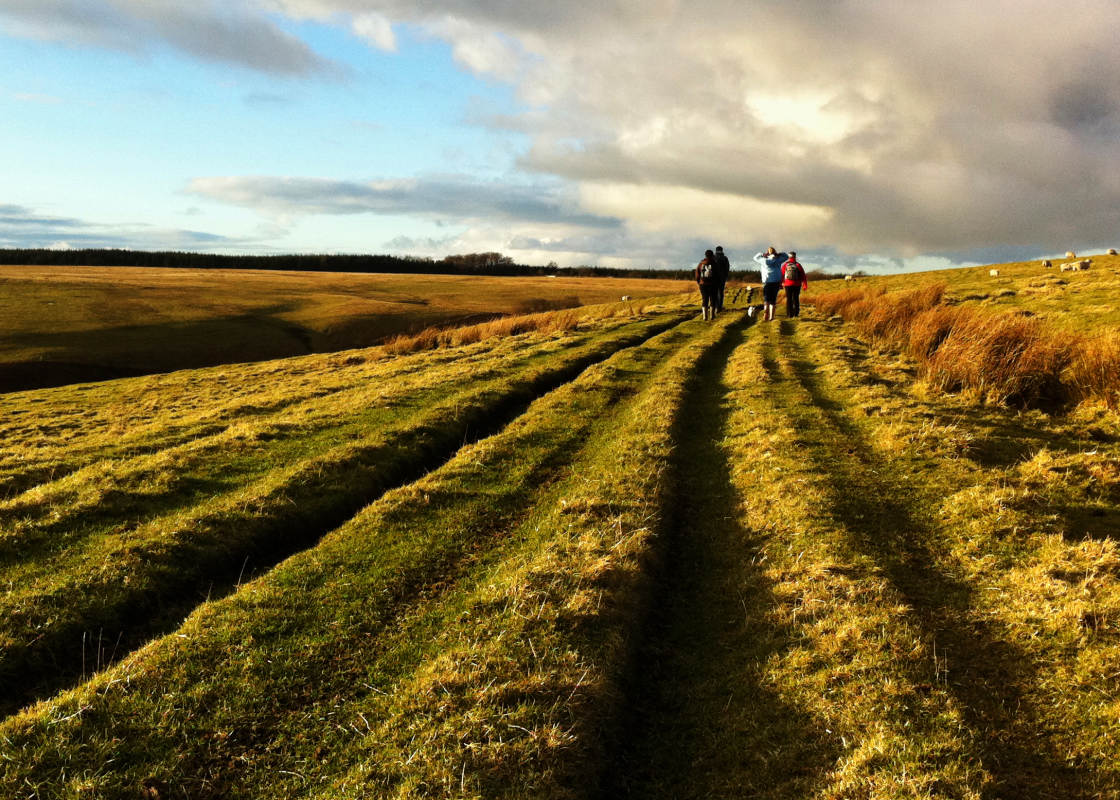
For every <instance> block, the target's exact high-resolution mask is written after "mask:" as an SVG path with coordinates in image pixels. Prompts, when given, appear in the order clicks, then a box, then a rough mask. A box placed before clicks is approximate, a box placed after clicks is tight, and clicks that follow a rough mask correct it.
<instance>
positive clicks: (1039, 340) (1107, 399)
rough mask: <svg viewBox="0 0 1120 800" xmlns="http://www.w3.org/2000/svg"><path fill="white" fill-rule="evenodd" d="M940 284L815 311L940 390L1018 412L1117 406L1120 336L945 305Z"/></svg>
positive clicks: (842, 294)
mask: <svg viewBox="0 0 1120 800" xmlns="http://www.w3.org/2000/svg"><path fill="white" fill-rule="evenodd" d="M945 294H946V286H945V285H944V284H930V285H926V286H923V287H921V288H918V289H911V290H909V291H900V292H886V291H885V290H884V289H883V288H882V287H868V288H856V289H845V290H843V291H838V292H833V293H824V294H820V295H815V296H813V298H812V300H811V301H810V302H812V303H813V304H814V306H815V307H816V308H817V310H818V311H819V312H820V313H822V314H826V315H831V314H836V315H839V316H842V317H843V318H844V319H846V320H849V321H851V322H852V324H853V325H854V326H855V328H856V330H858V331H859V333H860V335H861V336H863V337H865V338H866V339H867V340H868V341H874V342H881V343H886V344H888V345H889V346H892V347H897V348H901V349H904V350H905V351H907V352H908V353H909V354H911V355H913V356H914V357H916V358H918V359H920V360H921V361H922V362H923V364H924V366H925V369H926V376H927V379H928V380H929V382H930V383H931V384H932V385H933V386H936V387H937V388H939V389H941V390H943V391H949V392H961V391H964V392H970V393H972V394H973V395H974V396H975V397H977V398H979V399H981V400H987V401H992V402H997V403H1009V404H1013V405H1020V406H1037V405H1040V404H1041V405H1055V404H1056V405H1061V404H1066V403H1070V402H1073V403H1077V402H1086V401H1099V402H1103V403H1106V404H1108V405H1110V406H1113V407H1115V406H1116V404H1117V396H1118V394H1117V392H1118V387H1120V345H1118V344H1117V342H1118V341H1120V332H1117V331H1116V330H1115V329H1106V330H1105V331H1103V332H1098V333H1097V334H1095V335H1089V334H1086V333H1083V332H1077V331H1071V330H1069V329H1067V328H1063V327H1057V326H1054V325H1053V324H1051V323H1050V322H1048V321H1047V320H1045V319H1042V318H1039V317H1037V316H1033V315H1024V314H1023V313H1016V312H1013V311H996V310H992V309H989V308H982V307H978V306H976V305H967V304H957V305H945Z"/></svg>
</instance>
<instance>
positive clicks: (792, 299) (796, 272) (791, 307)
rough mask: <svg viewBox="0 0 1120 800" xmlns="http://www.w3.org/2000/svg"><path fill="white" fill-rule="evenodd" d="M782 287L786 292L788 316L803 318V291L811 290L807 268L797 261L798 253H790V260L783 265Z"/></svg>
mask: <svg viewBox="0 0 1120 800" xmlns="http://www.w3.org/2000/svg"><path fill="white" fill-rule="evenodd" d="M782 286H783V287H785V292H786V316H787V317H800V316H801V290H802V289H808V288H809V280H808V278H806V277H805V268H804V267H803V266H801V264H800V263H799V262H798V261H797V253H795V252H793V251H792V250H790V251H789V260H788V261H786V263H784V264H782Z"/></svg>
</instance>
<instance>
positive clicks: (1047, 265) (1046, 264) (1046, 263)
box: [1042, 259, 1054, 267]
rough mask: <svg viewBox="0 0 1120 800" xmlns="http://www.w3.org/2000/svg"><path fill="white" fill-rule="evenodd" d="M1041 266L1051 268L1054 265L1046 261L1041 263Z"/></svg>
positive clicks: (1048, 260)
mask: <svg viewBox="0 0 1120 800" xmlns="http://www.w3.org/2000/svg"><path fill="white" fill-rule="evenodd" d="M1042 266H1044V267H1052V266H1054V265H1053V264H1051V263H1050V259H1046V260H1045V261H1043V262H1042Z"/></svg>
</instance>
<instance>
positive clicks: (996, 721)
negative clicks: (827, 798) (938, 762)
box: [766, 320, 1091, 800]
mask: <svg viewBox="0 0 1120 800" xmlns="http://www.w3.org/2000/svg"><path fill="white" fill-rule="evenodd" d="M800 324H806V321H802V322H801V323H800ZM809 324H812V323H811V322H809ZM779 334H780V335H779V337H778V341H779V347H778V355H777V357H776V358H774V359H772V360H770V361H769V362H768V363H767V364H766V369H767V370H768V372H770V374H771V377H772V379H773V380H774V382H775V384H779V383H781V382H783V380H785V381H786V383H787V385H788V384H789V383H791V382H792V383H793V384H794V385H795V386H796V390H797V392H798V393H800V394H801V396H802V398H804V399H803V400H802V401H798V400H796V399H794V398H787V402H791V403H794V404H795V405H796V406H797V412H796V418H797V422H798V430H799V433H798V437H797V443H798V445H799V446H800V448H801V451H802V453H803V454H804V458H805V459H806V460H808V461H809V462H810V463H811V464H812V465H813V468H814V470H815V472H816V474H817V475H818V476H820V477H821V479H822V480H823V482H824V484H825V485H826V486H827V494H828V497H829V506H828V509H827V513H828V514H829V515H830V516H831V517H833V518H834V519H835V520H836V521H837V522H838V523H840V524H841V525H842V527H843V529H844V530H846V531H847V532H848V537H849V540H850V544H851V545H852V546H853V547H854V548H855V549H856V550H857V551H859V552H862V553H863V554H865V555H866V556H868V557H870V558H871V559H872V560H873V561H874V562H875V564H876V565H877V566H878V568H879V569H880V570H881V572H882V574H883V575H884V576H886V578H887V579H888V580H889V581H890V583H891V585H892V586H893V587H894V589H895V590H896V591H897V592H898V594H899V595H900V596H901V597H902V598H903V599H904V601H905V602H906V603H907V605H908V606H909V607H910V608H911V609H912V612H913V613H912V615H911V616H912V621H914V622H915V623H917V625H918V626H919V629H920V630H921V632H922V635H923V638H924V639H925V640H926V641H927V642H928V644H929V646H930V648H931V649H932V650H933V651H934V654H935V655H934V658H935V660H934V661H933V662H932V663H929V664H928V670H927V671H926V672H925V673H924V674H915V675H912V680H913V682H914V683H915V684H919V685H936V686H940V687H944V688H945V689H947V690H948V692H949V693H950V694H951V696H952V697H953V699H954V700H955V702H956V705H957V707H958V708H959V710H960V713H961V715H962V717H963V719H964V721H965V722H966V724H967V726H968V737H967V738H968V742H969V744H970V746H971V747H972V748H973V749H974V751H975V753H976V754H977V755H978V756H979V760H980V762H981V764H982V766H983V768H984V770H985V771H986V772H987V773H988V774H989V775H990V781H988V782H987V783H986V784H985V785H984V786H982V787H980V789H979V791H980V793H981V795H980V796H982V797H992V798H1004V797H1006V798H1023V799H1024V800H1044V799H1045V798H1079V797H1089V796H1091V795H1090V794H1089V793H1088V790H1087V789H1086V787H1087V786H1088V785H1090V783H1091V781H1089V780H1087V776H1086V775H1084V774H1081V773H1079V772H1078V771H1077V770H1076V769H1074V768H1072V767H1070V766H1069V765H1067V764H1066V763H1064V761H1063V760H1062V759H1060V758H1059V757H1057V756H1056V754H1054V753H1053V752H1052V751H1051V749H1050V748H1049V746H1048V741H1047V732H1046V730H1045V729H1040V727H1039V725H1038V722H1037V720H1038V715H1037V713H1036V712H1034V711H1033V710H1032V709H1031V708H1030V706H1029V703H1028V701H1027V699H1026V698H1025V697H1024V696H1023V694H1022V693H1021V692H1020V691H1019V689H1018V687H1020V686H1022V685H1024V684H1031V683H1034V682H1035V680H1036V678H1035V667H1034V666H1033V665H1032V663H1031V661H1030V659H1029V658H1028V657H1027V655H1026V654H1025V653H1024V652H1022V651H1021V650H1019V649H1018V648H1017V647H1015V645H1014V644H1012V643H1010V642H1008V641H1006V640H1004V639H1003V638H1001V637H1000V636H999V635H998V633H997V632H996V631H995V630H993V629H992V626H991V625H990V624H987V623H985V622H983V621H981V620H977V619H976V618H975V616H974V615H973V614H972V613H971V612H972V611H973V609H974V606H975V602H974V593H975V591H976V589H975V587H973V586H971V585H969V584H968V583H966V582H964V581H960V580H958V579H956V578H955V577H954V576H953V574H952V567H951V564H952V558H951V557H950V556H949V554H948V553H947V552H946V551H945V550H944V549H943V548H941V547H939V546H938V544H937V542H938V540H939V532H938V525H937V522H936V520H935V519H932V518H931V517H930V516H929V514H928V513H927V512H925V511H924V509H931V508H933V509H935V508H937V507H938V506H939V504H940V498H927V497H924V491H923V486H922V484H921V483H920V478H911V477H907V476H905V475H904V473H903V468H902V466H901V465H900V464H899V463H897V462H895V461H893V460H891V459H887V458H885V457H883V456H881V455H879V454H878V453H877V452H876V450H875V447H874V445H873V444H872V442H871V440H870V439H869V438H868V435H867V433H866V432H865V430H864V429H863V428H862V427H861V426H859V425H857V424H856V423H855V422H854V421H853V419H852V418H851V417H850V416H849V414H848V409H847V407H846V406H845V404H844V403H843V401H842V398H841V397H839V396H837V395H836V394H834V391H835V390H834V389H833V387H830V386H828V385H827V384H826V381H825V380H824V378H822V376H821V375H820V373H819V371H818V366H817V364H816V363H814V361H813V360H812V356H811V355H810V354H808V353H807V352H805V351H803V350H800V349H799V348H798V347H797V346H796V341H797V335H796V326H795V324H794V323H791V322H789V321H784V320H783V321H782V323H781V325H780V328H779ZM786 379H788V380H786Z"/></svg>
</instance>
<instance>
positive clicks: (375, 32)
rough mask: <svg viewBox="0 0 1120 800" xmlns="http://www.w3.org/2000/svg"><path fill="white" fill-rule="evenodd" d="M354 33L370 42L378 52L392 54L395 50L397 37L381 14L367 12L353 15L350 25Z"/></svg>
mask: <svg viewBox="0 0 1120 800" xmlns="http://www.w3.org/2000/svg"><path fill="white" fill-rule="evenodd" d="M351 27H352V28H353V29H354V33H356V34H358V35H359V36H361V37H362V38H363V39H365V40H366V41H367V42H370V43H371V44H373V45H374V46H375V47H377V48H378V49H379V50H384V51H386V52H389V53H391V52H394V51H396V49H397V37H396V35H395V34H394V33H393V26H392V24H391V23H390V22H389V20H388V19H386V18H385V17H384V16H382V15H381V14H377V13H373V12H367V13H364V14H355V15H354V20H353V22H352V23H351Z"/></svg>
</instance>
